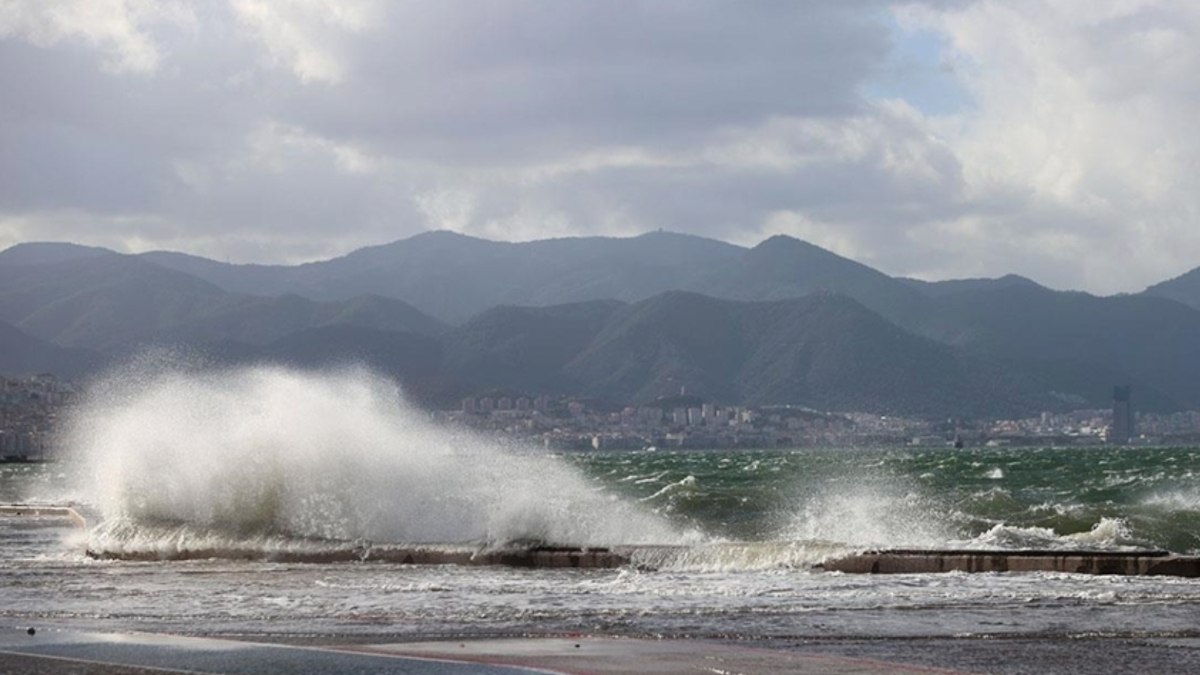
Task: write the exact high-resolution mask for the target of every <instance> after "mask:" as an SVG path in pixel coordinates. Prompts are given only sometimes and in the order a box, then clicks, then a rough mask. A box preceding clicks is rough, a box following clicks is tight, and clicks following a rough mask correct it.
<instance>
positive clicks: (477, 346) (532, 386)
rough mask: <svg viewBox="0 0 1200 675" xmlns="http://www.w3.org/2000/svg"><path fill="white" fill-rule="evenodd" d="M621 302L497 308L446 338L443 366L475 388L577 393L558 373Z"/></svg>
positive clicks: (599, 301)
mask: <svg viewBox="0 0 1200 675" xmlns="http://www.w3.org/2000/svg"><path fill="white" fill-rule="evenodd" d="M623 306H624V303H621V302H618V301H615V300H597V301H593V302H586V303H576V304H569V305H556V306H552V307H496V308H494V309H490V310H488V311H486V312H483V313H482V314H480V315H478V316H476V317H475V318H473V319H471V320H470V321H468V322H467V323H466V324H464V325H463V326H460V327H458V328H456V329H454V330H453V331H452V332H450V333H448V334H447V335H446V339H445V341H444V342H445V344H446V359H447V361H446V368H447V370H448V371H449V372H450V373H453V374H454V375H455V376H456V377H457V378H459V379H460V380H463V381H470V382H472V383H473V384H474V385H475V386H476V387H496V388H502V389H515V390H519V391H534V392H552V393H577V392H578V391H579V390H580V384H579V383H577V382H575V381H574V380H572V379H571V378H569V377H567V376H565V375H564V373H563V372H562V368H563V366H565V365H566V364H567V363H568V362H570V361H571V359H573V358H575V357H576V356H578V354H579V353H580V352H582V351H583V350H584V349H585V348H587V346H588V345H589V344H590V343H591V342H592V341H593V340H594V339H595V337H596V335H597V334H598V333H600V331H601V330H602V329H603V328H604V325H605V323H606V322H607V321H608V320H609V319H610V318H611V317H612V315H613V313H614V312H616V311H618V310H619V309H620V308H621V307H623Z"/></svg>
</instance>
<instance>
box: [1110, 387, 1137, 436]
mask: <svg viewBox="0 0 1200 675" xmlns="http://www.w3.org/2000/svg"><path fill="white" fill-rule="evenodd" d="M1132 389H1133V388H1132V387H1130V386H1129V385H1127V384H1126V385H1123V386H1119V387H1113V408H1112V426H1110V427H1109V429H1108V442H1109V443H1115V444H1118V445H1128V444H1129V441H1130V440H1131V439H1132V438H1133V437H1134V436H1136V435H1137V429H1135V428H1134V426H1135V422H1134V417H1133V403H1132V401H1130V398H1131V396H1130V395H1131V393H1132Z"/></svg>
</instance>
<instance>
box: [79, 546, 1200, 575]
mask: <svg viewBox="0 0 1200 675" xmlns="http://www.w3.org/2000/svg"><path fill="white" fill-rule="evenodd" d="M683 551H684V547H675V546H670V547H668V546H628V547H616V548H589V549H584V548H569V547H533V548H527V549H501V550H469V549H461V550H459V549H454V550H447V549H442V548H426V547H406V546H373V547H370V548H364V549H335V550H327V551H274V552H270V553H264V552H261V551H253V550H244V551H239V550H235V549H225V550H215V549H193V550H179V551H172V552H169V553H163V552H137V553H121V552H104V551H99V552H97V551H89V552H88V555H91V556H94V557H100V558H121V559H128V560H188V559H192V560H195V559H205V558H226V559H229V558H233V559H248V560H251V559H257V560H270V561H274V562H309V563H336V562H360V561H361V562H384V563H393V564H403V565H465V566H479V565H503V566H508V567H527V568H580V569H613V568H618V567H626V566H636V567H640V568H643V569H648V570H653V569H654V567H653V565H648V564H647V563H646V562H645V561H646V560H648V559H659V560H662V559H669V558H670V557H671V555H670V554H672V553H682V552H683ZM647 554H653V555H647ZM812 569H814V570H824V571H829V572H842V573H845V574H933V573H942V572H1062V573H1071V574H1113V575H1128V576H1143V575H1151V576H1152V575H1165V576H1177V577H1193V578H1195V577H1200V557H1196V556H1179V555H1172V554H1170V553H1167V552H1166V551H1136V552H1124V551H1121V552H1104V551H937V550H928V551H916V550H894V551H872V552H866V553H857V554H854V555H850V556H845V557H840V558H835V559H830V560H826V561H824V562H822V563H819V564H817V565H814V566H813V568H812Z"/></svg>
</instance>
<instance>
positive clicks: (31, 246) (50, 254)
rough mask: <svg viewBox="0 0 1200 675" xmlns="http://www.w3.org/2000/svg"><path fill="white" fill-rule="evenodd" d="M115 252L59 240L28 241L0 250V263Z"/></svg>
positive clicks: (29, 262) (37, 262)
mask: <svg viewBox="0 0 1200 675" xmlns="http://www.w3.org/2000/svg"><path fill="white" fill-rule="evenodd" d="M102 255H117V254H116V252H114V251H110V250H108V249H106V248H97V247H95V246H80V245H79V244H67V243H61V242H29V243H25V244H17V245H16V246H11V247H9V248H6V249H4V250H3V251H0V265H45V264H47V263H56V262H63V261H65V260H80V259H83V258H93V257H96V256H102Z"/></svg>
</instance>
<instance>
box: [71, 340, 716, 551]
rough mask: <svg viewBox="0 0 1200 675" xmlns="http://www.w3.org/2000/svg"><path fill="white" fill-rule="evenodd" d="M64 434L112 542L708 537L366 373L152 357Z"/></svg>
mask: <svg viewBox="0 0 1200 675" xmlns="http://www.w3.org/2000/svg"><path fill="white" fill-rule="evenodd" d="M66 429H67V432H66V438H65V440H66V444H67V447H69V448H71V450H72V452H73V453H74V454H75V456H76V459H77V460H78V461H77V462H75V464H76V465H77V466H78V468H79V469H80V475H79V481H80V494H81V495H83V499H84V500H86V501H87V502H89V503H90V504H91V505H92V506H93V507H94V508H95V509H97V510H98V511H99V513H100V514H101V517H102V519H103V522H104V523H105V524H104V525H103V526H102V527H101V528H98V529H97V530H96V531H95V536H96V537H98V538H107V539H109V540H111V539H113V538H120V539H121V540H122V541H123V542H131V541H137V540H138V537H139V536H143V537H144V536H145V535H146V533H147V532H169V533H171V534H170V536H171V537H173V538H175V539H178V537H180V536H181V533H194V532H196V531H204V532H208V533H209V534H208V535H205V536H206V537H208V538H209V539H208V540H206V543H208V544H209V545H211V544H212V541H211V538H212V537H213V536H218V535H219V536H224V537H228V538H230V540H231V541H242V542H244V541H249V540H259V541H262V540H265V539H264V538H266V539H271V540H273V539H272V538H278V537H297V538H312V539H326V540H336V541H351V540H360V539H362V540H369V541H379V542H423V543H464V542H472V543H475V544H478V545H485V546H486V545H492V546H497V545H503V544H505V543H507V542H514V541H534V542H545V543H554V544H567V545H592V546H599V545H612V544H639V543H655V544H663V543H682V542H684V541H688V540H694V539H697V538H698V537H696V535H685V534H681V533H680V532H679V531H678V530H677V529H676V528H673V527H672V526H671V525H669V524H668V523H667V522H665V521H664V520H663V519H661V518H660V517H658V516H655V515H654V514H652V513H649V512H648V511H647V510H646V509H644V508H642V507H640V506H638V505H636V504H630V503H627V502H625V501H622V500H619V499H617V498H615V497H613V496H611V495H610V494H608V493H606V492H605V491H603V490H601V489H599V488H598V487H597V486H595V485H593V484H591V483H589V482H588V481H586V480H585V479H584V478H583V477H582V476H581V475H580V474H579V473H578V472H577V471H576V470H575V469H573V468H572V467H570V466H568V465H566V464H565V463H563V462H561V461H555V460H553V459H552V458H548V457H544V456H539V455H536V454H534V453H532V452H528V451H524V452H523V451H520V449H516V448H504V447H501V446H499V445H497V444H496V443H494V442H489V441H485V440H483V439H481V438H479V437H477V436H474V435H471V434H468V433H465V432H453V431H449V430H446V429H444V428H441V427H438V426H435V425H434V424H432V423H431V422H429V421H428V418H427V416H426V415H425V414H424V413H422V412H420V411H418V410H416V409H414V408H412V407H411V406H410V405H409V404H408V403H406V402H405V400H404V399H403V397H402V396H401V395H400V393H399V392H398V390H397V388H396V387H395V385H394V384H393V383H392V382H391V381H389V380H386V379H384V378H381V377H378V376H375V375H373V374H371V373H369V372H367V371H365V370H363V369H355V368H348V369H342V370H338V371H332V372H302V371H297V370H291V369H286V368H282V367H276V366H256V367H243V368H235V369H196V368H187V367H180V366H169V367H164V366H163V365H162V364H161V363H153V364H150V365H149V366H147V365H146V364H144V363H143V364H139V365H135V366H132V367H129V368H126V369H123V370H121V371H119V372H116V373H114V374H113V375H111V376H109V377H107V378H104V379H102V380H100V381H99V382H97V383H96V384H95V385H94V386H93V387H92V388H91V389H90V390H89V393H88V394H87V395H86V396H85V398H84V400H83V402H82V403H81V405H79V406H77V408H76V409H75V411H74V412H73V414H72V416H71V418H70V419H69V420H68V424H67V425H66ZM138 533H140V535H139V534H138ZM212 533H218V535H213V534H212ZM192 536H198V535H192ZM113 543H114V542H112V541H100V542H94V544H96V545H100V546H106V545H113ZM159 543H160V544H161V543H162V542H159ZM143 545H146V546H151V547H152V546H154V545H155V544H152V543H149V542H144V543H143ZM172 545H174V546H183V545H186V542H178V541H176V542H175V543H174V544H172Z"/></svg>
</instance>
